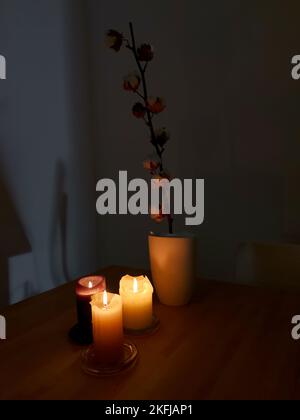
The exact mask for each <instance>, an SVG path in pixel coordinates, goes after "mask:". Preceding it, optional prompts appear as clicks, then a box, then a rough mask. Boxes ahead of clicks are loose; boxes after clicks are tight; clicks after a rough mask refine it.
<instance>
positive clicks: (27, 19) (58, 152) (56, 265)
mask: <svg viewBox="0 0 300 420" xmlns="http://www.w3.org/2000/svg"><path fill="white" fill-rule="evenodd" d="M0 7H1V12H0V51H1V53H2V54H3V55H5V56H6V59H7V80H6V81H1V86H0V88H1V89H0V159H1V168H2V170H3V172H4V176H5V180H6V183H7V184H8V187H9V190H10V192H11V195H12V198H13V200H14V202H15V204H16V207H17V210H18V213H19V216H20V219H21V221H22V223H23V225H24V228H25V231H26V234H27V236H28V239H29V241H30V243H31V246H32V249H33V253H32V255H31V256H30V255H29V256H28V258H29V259H30V261H31V262H30V263H28V260H27V261H25V262H24V257H23V262H22V259H21V260H20V259H16V260H15V261H13V262H11V266H12V264H13V268H12V274H13V276H14V282H15V283H18V284H16V285H15V286H16V287H17V286H18V287H20V288H23V289H26V290H27V292H26V290H25V291H24V293H23V294H24V296H23V297H26V296H25V295H26V293H28V294H32V293H33V292H35V293H37V292H41V291H44V290H46V289H49V288H52V287H54V286H56V285H58V284H61V283H62V282H64V281H66V278H65V273H64V272H63V270H62V261H61V255H62V254H61V246H62V245H61V235H60V231H59V224H58V223H59V221H58V211H57V203H56V202H57V200H58V199H59V194H60V193H61V192H62V191H65V192H66V193H67V194H68V198H69V208H68V239H67V242H68V247H67V259H68V261H67V267H68V271H69V276H70V277H75V276H78V275H79V274H82V273H86V272H88V271H89V270H94V269H96V263H97V260H96V239H95V227H94V223H95V212H94V205H92V206H91V205H89V202H91V203H94V178H93V150H92V145H91V144H89V143H90V136H89V129H88V127H89V124H88V115H89V114H88V100H87V89H88V86H87V84H86V83H85V80H87V76H86V71H87V69H86V63H87V60H86V57H85V40H84V36H83V34H84V33H85V32H84V30H83V22H84V21H83V19H82V16H81V12H82V9H81V3H80V2H79V1H77V0H76V1H69V0H51V1H45V0H44V1H37V0H26V1H21V0H1V2H0ZM75 47H76V49H75ZM79 81H80V83H78V82H79ZM88 145H89V146H88ZM87 146H88V147H87ZM64 174H65V175H64ZM32 266H33V268H32ZM24 283H27V284H26V285H25V284H24ZM17 295H18V298H20V294H17ZM12 297H13V296H12Z"/></svg>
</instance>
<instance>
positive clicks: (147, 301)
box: [120, 275, 153, 330]
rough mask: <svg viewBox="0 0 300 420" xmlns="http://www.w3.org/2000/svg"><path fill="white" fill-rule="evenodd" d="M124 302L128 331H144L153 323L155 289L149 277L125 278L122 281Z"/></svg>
mask: <svg viewBox="0 0 300 420" xmlns="http://www.w3.org/2000/svg"><path fill="white" fill-rule="evenodd" d="M120 295H121V297H122V301H123V319H124V327H125V328H126V329H127V330H144V329H146V328H149V327H150V326H151V324H152V321H153V309H152V297H153V287H152V284H151V283H150V280H149V279H148V277H145V276H140V277H132V276H129V275H127V276H124V277H123V278H122V279H121V281H120Z"/></svg>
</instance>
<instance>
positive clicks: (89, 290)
mask: <svg viewBox="0 0 300 420" xmlns="http://www.w3.org/2000/svg"><path fill="white" fill-rule="evenodd" d="M105 289H106V280H105V277H103V276H92V277H84V278H82V279H80V280H79V281H78V282H77V285H76V298H77V316H78V324H79V326H80V327H81V329H83V330H84V329H86V330H89V331H90V332H91V331H92V311H91V305H90V303H91V299H92V296H93V295H95V294H96V293H99V292H103V290H105ZM87 332H88V331H87Z"/></svg>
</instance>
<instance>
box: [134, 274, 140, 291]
mask: <svg viewBox="0 0 300 420" xmlns="http://www.w3.org/2000/svg"><path fill="white" fill-rule="evenodd" d="M138 291H139V284H138V281H137V279H136V278H135V279H134V280H133V293H138Z"/></svg>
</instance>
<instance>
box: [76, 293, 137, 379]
mask: <svg viewBox="0 0 300 420" xmlns="http://www.w3.org/2000/svg"><path fill="white" fill-rule="evenodd" d="M91 307H92V319H93V337H94V343H93V345H92V346H90V347H89V348H88V349H87V350H85V351H84V352H83V354H82V367H83V369H84V371H85V372H86V373H89V374H91V375H97V376H98V375H99V376H107V375H115V374H117V373H121V372H123V371H124V370H127V369H128V368H130V367H132V366H134V364H135V362H136V359H137V349H136V347H135V345H134V344H132V343H126V342H124V333H123V311H122V298H121V296H119V295H116V294H112V293H107V292H106V291H104V292H103V293H98V294H96V295H94V296H93V298H92V301H91Z"/></svg>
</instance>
